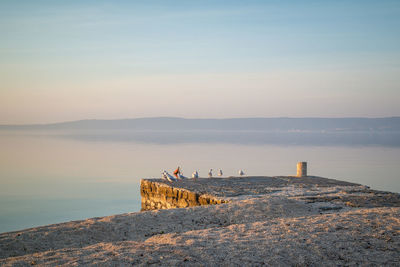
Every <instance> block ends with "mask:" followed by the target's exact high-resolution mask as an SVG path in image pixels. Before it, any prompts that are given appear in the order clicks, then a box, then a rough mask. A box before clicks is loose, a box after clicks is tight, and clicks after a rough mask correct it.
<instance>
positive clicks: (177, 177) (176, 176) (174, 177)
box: [162, 166, 244, 182]
mask: <svg viewBox="0 0 400 267" xmlns="http://www.w3.org/2000/svg"><path fill="white" fill-rule="evenodd" d="M212 171H213V169H210V171H209V172H208V178H212V177H213V174H212ZM222 175H223V172H222V170H221V169H220V170H219V171H218V176H220V177H221V176H222ZM239 175H240V176H243V175H244V172H243V171H242V170H239ZM162 178H163V179H165V180H168V181H170V182H173V181H177V180H180V179H187V177H185V176H183V174H182V170H181V168H180V167H179V166H178V168H176V170H175V171H174V172H173V175H170V174H169V173H168V172H167V171H166V170H164V171H163V172H162ZM192 178H193V179H196V178H199V173H198V172H197V171H194V172H193V173H192Z"/></svg>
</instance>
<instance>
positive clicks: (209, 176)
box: [208, 169, 213, 178]
mask: <svg viewBox="0 0 400 267" xmlns="http://www.w3.org/2000/svg"><path fill="white" fill-rule="evenodd" d="M212 170H213V169H210V171H209V172H208V178H212Z"/></svg>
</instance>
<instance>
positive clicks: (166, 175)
mask: <svg viewBox="0 0 400 267" xmlns="http://www.w3.org/2000/svg"><path fill="white" fill-rule="evenodd" d="M163 177H165V178H166V179H167V180H168V181H170V182H174V181H176V178H175V177H174V176H172V175H171V174H169V173H168V172H167V171H163Z"/></svg>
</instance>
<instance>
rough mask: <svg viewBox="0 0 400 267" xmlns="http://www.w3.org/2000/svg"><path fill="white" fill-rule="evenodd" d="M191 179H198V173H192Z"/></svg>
mask: <svg viewBox="0 0 400 267" xmlns="http://www.w3.org/2000/svg"><path fill="white" fill-rule="evenodd" d="M192 178H193V179H196V178H199V173H198V172H197V171H194V172H193V173H192Z"/></svg>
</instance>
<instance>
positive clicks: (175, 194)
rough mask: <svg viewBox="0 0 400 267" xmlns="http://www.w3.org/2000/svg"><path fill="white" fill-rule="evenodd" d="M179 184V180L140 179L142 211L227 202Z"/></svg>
mask: <svg viewBox="0 0 400 267" xmlns="http://www.w3.org/2000/svg"><path fill="white" fill-rule="evenodd" d="M179 184H180V183H179V182H176V183H169V182H165V181H163V180H160V179H142V180H141V181H140V194H141V197H142V211H146V210H156V209H172V208H186V207H193V206H201V205H215V204H222V203H226V202H227V201H226V200H224V199H222V198H219V197H215V196H211V195H209V194H207V193H202V192H196V191H191V190H187V189H185V188H179V187H177V186H179Z"/></svg>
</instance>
